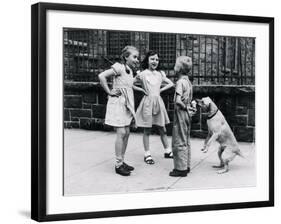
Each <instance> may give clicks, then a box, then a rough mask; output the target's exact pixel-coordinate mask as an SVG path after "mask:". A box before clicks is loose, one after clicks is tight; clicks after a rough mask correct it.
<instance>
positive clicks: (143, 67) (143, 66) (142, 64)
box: [141, 50, 161, 70]
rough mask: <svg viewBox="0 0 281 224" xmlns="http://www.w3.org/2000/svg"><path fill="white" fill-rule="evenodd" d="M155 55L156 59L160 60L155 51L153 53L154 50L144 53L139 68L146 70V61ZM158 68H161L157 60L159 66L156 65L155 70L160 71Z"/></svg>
mask: <svg viewBox="0 0 281 224" xmlns="http://www.w3.org/2000/svg"><path fill="white" fill-rule="evenodd" d="M156 54H157V56H158V58H160V55H159V53H158V52H156V51H154V50H149V51H148V52H147V53H146V55H145V57H144V59H143V60H142V62H141V67H142V69H147V68H148V59H149V57H150V56H153V55H156ZM160 68H161V64H160V60H159V64H158V66H157V68H156V70H160Z"/></svg>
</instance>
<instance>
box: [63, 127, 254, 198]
mask: <svg viewBox="0 0 281 224" xmlns="http://www.w3.org/2000/svg"><path fill="white" fill-rule="evenodd" d="M115 138H116V136H115V133H114V132H101V131H86V130H80V129H76V130H75V129H65V130H64V193H65V195H66V196H69V195H90V194H107V193H126V192H145V191H169V190H180V189H182V190H183V189H206V188H236V187H251V186H255V184H256V165H255V161H256V158H255V145H254V144H253V143H243V142H240V143H239V144H240V148H241V151H242V152H243V153H244V154H245V155H246V159H243V158H241V157H238V156H237V157H236V158H235V159H234V160H233V162H232V163H231V164H230V171H229V172H228V173H225V174H222V175H219V174H217V173H216V170H215V169H213V168H212V165H214V164H218V163H219V160H218V157H217V149H216V147H217V146H218V145H216V144H214V145H213V146H212V147H211V148H210V150H209V151H208V152H207V153H202V152H201V151H200V149H201V148H202V146H203V141H204V140H203V139H194V138H192V139H191V147H192V151H191V160H192V165H191V173H190V174H189V175H188V176H187V177H181V178H180V177H170V176H169V172H170V171H171V170H172V169H173V160H172V159H164V156H163V155H164V151H163V147H162V144H161V141H160V137H159V136H158V135H151V136H150V145H151V153H152V156H153V158H154V160H155V164H154V165H148V164H146V163H144V161H143V154H144V150H143V144H142V134H141V133H131V135H130V138H129V143H128V148H127V152H126V157H125V160H126V162H127V163H128V164H130V165H132V166H134V167H135V170H134V171H133V172H132V173H131V176H128V177H123V176H120V175H117V174H115V171H114V163H115V158H114V143H115ZM169 142H171V138H170V137H169Z"/></svg>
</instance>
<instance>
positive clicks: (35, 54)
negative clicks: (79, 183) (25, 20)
mask: <svg viewBox="0 0 281 224" xmlns="http://www.w3.org/2000/svg"><path fill="white" fill-rule="evenodd" d="M48 10H56V11H61V10H62V11H69V12H71V11H73V12H81V13H105V14H107V13H110V14H123V15H131V16H134V15H138V16H153V17H167V18H189V19H199V20H215V21H229V22H252V23H260V24H268V25H269V33H268V35H269V49H268V50H269V59H268V60H269V108H268V109H269V121H268V125H269V133H268V134H269V161H270V162H269V183H268V186H269V192H268V194H269V197H268V198H269V200H266V201H255V202H243V203H224V204H212V205H196V206H175V207H159V208H149V209H147V208H145V209H143V208H139V209H130V210H114V211H101V212H100V211H98V212H82V213H67V214H47V212H46V206H47V199H46V194H47V181H46V176H47V170H46V159H47V158H46V144H47V138H46V134H47V133H46V126H47V124H46V117H47V104H46V96H47V93H46V91H47V88H46V70H47V67H46V59H47V58H46V38H47V33H46V32H47V31H46V26H47V16H46V13H47V11H48ZM31 27H32V30H31V37H32V38H31V59H32V60H31V61H32V64H31V68H32V69H31V87H32V89H31V95H32V99H31V102H32V105H31V112H32V113H31V121H32V123H31V127H32V133H31V136H32V141H31V142H32V150H31V151H32V154H31V161H32V164H31V177H32V180H31V218H32V219H34V220H36V221H55V220H74V219H86V218H101V217H116V216H135V215H148V214H162V213H179V212H193V211H207V210H223V209H238V208H254V207H268V206H274V18H271V17H254V16H240V15H225V14H210V13H195V12H183V11H164V10H151V9H137V8H119V7H103V6H89V5H73V4H55V3H37V4H34V5H32V11H31Z"/></svg>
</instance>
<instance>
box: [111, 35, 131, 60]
mask: <svg viewBox="0 0 281 224" xmlns="http://www.w3.org/2000/svg"><path fill="white" fill-rule="evenodd" d="M130 43H131V38H130V32H118V31H109V32H107V55H108V56H110V57H111V58H118V57H119V56H120V54H121V51H122V49H123V48H124V47H125V46H126V45H129V44H130Z"/></svg>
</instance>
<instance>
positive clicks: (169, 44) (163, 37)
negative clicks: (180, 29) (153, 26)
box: [149, 33, 176, 69]
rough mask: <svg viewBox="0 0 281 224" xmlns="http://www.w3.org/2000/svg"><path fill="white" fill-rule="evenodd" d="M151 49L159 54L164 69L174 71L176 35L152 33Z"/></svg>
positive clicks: (150, 36)
mask: <svg viewBox="0 0 281 224" xmlns="http://www.w3.org/2000/svg"><path fill="white" fill-rule="evenodd" d="M149 49H151V50H154V51H156V52H158V53H159V55H160V60H161V65H162V68H163V69H172V68H173V66H174V64H175V60H176V35H175V34H167V33H150V35H149Z"/></svg>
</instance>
